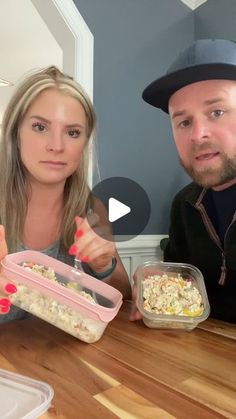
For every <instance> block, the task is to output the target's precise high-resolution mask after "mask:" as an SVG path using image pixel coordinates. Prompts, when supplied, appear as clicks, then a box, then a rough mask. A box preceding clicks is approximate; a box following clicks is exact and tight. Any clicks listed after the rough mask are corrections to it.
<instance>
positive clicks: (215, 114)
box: [211, 109, 224, 118]
mask: <svg viewBox="0 0 236 419" xmlns="http://www.w3.org/2000/svg"><path fill="white" fill-rule="evenodd" d="M222 115H224V111H223V110H222V109H216V110H215V111H212V112H211V116H212V117H213V118H219V117H220V116H222Z"/></svg>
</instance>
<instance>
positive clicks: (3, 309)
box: [1, 306, 10, 313]
mask: <svg viewBox="0 0 236 419" xmlns="http://www.w3.org/2000/svg"><path fill="white" fill-rule="evenodd" d="M9 310H10V306H5V307H1V312H2V313H8V311H9Z"/></svg>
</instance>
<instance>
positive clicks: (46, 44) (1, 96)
mask: <svg viewBox="0 0 236 419" xmlns="http://www.w3.org/2000/svg"><path fill="white" fill-rule="evenodd" d="M43 1H47V0H43ZM0 3H1V17H3V18H2V19H1V25H0V39H1V48H0V63H1V66H0V78H3V79H7V80H9V81H11V82H13V83H14V84H16V83H17V82H19V81H20V80H21V79H22V78H24V76H25V75H26V74H29V72H30V71H32V70H36V69H39V68H42V67H46V66H48V65H51V64H54V65H57V66H58V67H59V68H62V62H63V52H62V49H61V48H60V46H59V45H58V43H57V42H56V40H55V38H54V37H53V35H52V34H51V32H50V31H49V29H48V27H47V25H46V24H45V22H44V21H43V19H42V18H41V16H40V14H39V13H38V11H37V10H36V8H35V7H34V5H33V4H32V2H31V0H20V1H16V0H7V1H5V0H0ZM14 89H15V86H12V87H11V86H10V87H1V86H0V122H1V119H2V113H3V111H4V108H5V107H6V104H7V102H8V101H9V99H10V96H11V95H12V93H13V91H14Z"/></svg>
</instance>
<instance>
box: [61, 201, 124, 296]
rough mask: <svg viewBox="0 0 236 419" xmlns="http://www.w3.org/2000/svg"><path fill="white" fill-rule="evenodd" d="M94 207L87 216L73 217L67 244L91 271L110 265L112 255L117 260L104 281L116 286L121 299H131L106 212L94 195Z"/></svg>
mask: <svg viewBox="0 0 236 419" xmlns="http://www.w3.org/2000/svg"><path fill="white" fill-rule="evenodd" d="M93 211H94V212H93V213H92V214H91V213H90V214H89V215H88V216H87V218H80V217H76V227H77V231H76V234H75V242H74V244H73V245H72V246H71V247H70V249H69V254H70V255H74V256H76V257H77V258H78V259H80V260H82V261H83V262H86V263H87V264H88V265H89V268H90V269H91V270H92V271H93V272H94V273H97V274H100V275H102V273H104V272H106V271H109V270H110V269H111V268H112V262H113V257H115V258H116V261H117V263H116V266H115V269H114V271H113V272H112V273H111V274H108V276H106V277H105V278H104V279H103V281H104V282H106V283H107V284H109V285H111V286H112V287H114V288H116V289H118V290H119V291H120V292H121V293H122V295H123V298H124V299H126V300H127V299H130V298H131V287H130V282H129V278H128V275H127V273H126V271H125V268H124V266H123V264H122V261H121V259H120V257H119V255H118V253H117V250H116V246H115V243H114V240H113V236H112V229H111V225H110V223H109V220H108V216H107V212H106V210H105V208H104V206H103V204H102V203H101V202H100V201H99V200H97V199H95V203H94V208H93ZM97 214H99V215H97ZM88 220H89V221H88Z"/></svg>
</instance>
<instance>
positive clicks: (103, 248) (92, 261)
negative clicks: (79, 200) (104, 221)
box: [69, 213, 116, 273]
mask: <svg viewBox="0 0 236 419" xmlns="http://www.w3.org/2000/svg"><path fill="white" fill-rule="evenodd" d="M88 217H89V221H88V220H87V219H86V218H85V219H83V218H80V217H76V219H75V220H76V226H77V231H76V234H75V243H74V244H73V245H72V246H71V247H70V249H69V254H71V255H75V256H76V257H77V258H78V259H80V260H81V261H82V262H86V263H87V264H88V265H89V267H90V268H91V269H92V270H93V271H94V272H97V273H100V272H104V271H107V270H108V269H109V268H111V266H112V257H114V256H115V254H116V248H115V244H114V242H113V240H112V235H111V232H110V230H109V228H108V227H107V226H102V227H101V226H98V223H99V217H98V215H97V214H95V213H93V214H90V215H89V216H88Z"/></svg>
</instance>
